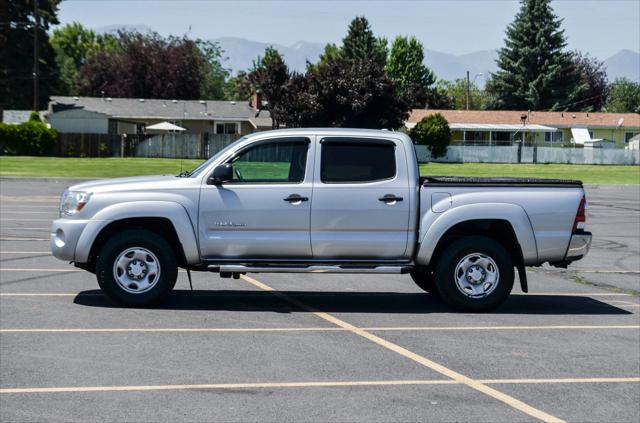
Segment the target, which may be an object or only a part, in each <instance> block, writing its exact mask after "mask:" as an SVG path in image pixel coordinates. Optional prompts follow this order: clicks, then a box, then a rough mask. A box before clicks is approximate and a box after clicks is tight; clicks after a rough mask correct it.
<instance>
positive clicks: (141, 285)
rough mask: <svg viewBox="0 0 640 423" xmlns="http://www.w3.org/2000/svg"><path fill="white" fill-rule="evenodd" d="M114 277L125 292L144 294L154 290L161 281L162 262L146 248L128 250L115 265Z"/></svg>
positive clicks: (119, 256)
mask: <svg viewBox="0 0 640 423" xmlns="http://www.w3.org/2000/svg"><path fill="white" fill-rule="evenodd" d="M113 277H114V278H115V280H116V282H117V283H118V286H120V288H122V289H123V290H124V291H126V292H129V293H131V294H142V293H143V292H147V291H149V290H150V289H152V288H153V287H154V286H155V285H156V284H157V283H158V280H160V262H159V261H158V258H157V257H156V255H155V254H153V253H152V252H151V251H149V250H147V249H146V248H142V247H132V248H128V249H126V250H124V251H123V252H121V253H120V254H119V255H118V257H117V258H116V260H115V262H114V263H113Z"/></svg>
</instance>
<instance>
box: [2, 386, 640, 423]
mask: <svg viewBox="0 0 640 423" xmlns="http://www.w3.org/2000/svg"><path fill="white" fill-rule="evenodd" d="M476 382H478V383H482V384H494V385H497V384H545V383H547V384H561V383H585V384H587V383H637V382H640V378H638V377H610V378H567V379H485V380H476ZM460 384H464V382H461V381H458V380H453V379H423V380H362V381H361V380H355V381H335V382H332V381H325V382H317V381H313V382H258V383H200V384H191V385H137V386H127V385H124V386H65V387H49V388H2V389H0V394H45V393H46V394H53V393H63V392H67V393H74V392H118V391H120V392H121V391H170V390H171V391H178V390H188V389H221V390H222V389H275V388H338V387H358V386H412V385H413V386H421V385H460ZM534 410H535V409H534ZM539 413H542V412H539ZM545 416H548V417H549V418H544V417H545ZM533 417H537V418H540V419H542V420H545V421H562V420H560V419H557V418H555V417H553V416H550V415H548V414H546V413H544V414H538V415H537V416H533Z"/></svg>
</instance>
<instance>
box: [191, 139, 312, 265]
mask: <svg viewBox="0 0 640 423" xmlns="http://www.w3.org/2000/svg"><path fill="white" fill-rule="evenodd" d="M312 147H313V144H311V139H310V138H307V137H281V138H275V139H266V140H261V141H257V142H255V143H252V144H250V145H248V146H246V147H244V148H242V149H241V150H240V151H238V152H237V153H236V154H235V155H234V156H233V157H231V158H229V160H227V163H231V164H232V166H233V171H234V175H233V180H232V181H229V182H226V183H224V184H222V185H203V188H202V190H201V193H200V212H199V221H198V226H199V237H200V249H201V254H202V256H203V257H204V258H205V259H209V260H215V259H243V260H252V259H253V260H259V259H270V258H281V259H285V258H286V259H309V258H311V240H310V236H309V217H310V210H311V179H312V177H311V175H312V169H313V162H312V160H311V159H308V158H310V157H313V155H312V154H311V153H310V149H311V148H312Z"/></svg>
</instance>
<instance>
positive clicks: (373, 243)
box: [311, 137, 410, 260]
mask: <svg viewBox="0 0 640 423" xmlns="http://www.w3.org/2000/svg"><path fill="white" fill-rule="evenodd" d="M316 151H317V153H316V155H317V156H319V159H316V166H315V178H314V185H313V204H312V208H311V245H312V249H313V258H314V259H318V260H349V259H352V260H404V259H406V254H407V239H408V230H409V211H410V201H409V200H410V198H409V194H410V192H409V184H408V177H407V165H406V158H405V157H404V149H403V146H402V144H401V143H400V142H399V141H396V140H393V139H373V138H348V137H324V138H321V139H319V144H318V145H317V146H316Z"/></svg>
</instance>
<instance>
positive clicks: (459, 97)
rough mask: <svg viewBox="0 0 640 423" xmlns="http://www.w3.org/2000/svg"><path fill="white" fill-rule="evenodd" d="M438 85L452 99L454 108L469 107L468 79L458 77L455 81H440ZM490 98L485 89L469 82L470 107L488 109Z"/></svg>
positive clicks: (462, 108) (472, 108)
mask: <svg viewBox="0 0 640 423" xmlns="http://www.w3.org/2000/svg"><path fill="white" fill-rule="evenodd" d="M438 86H439V88H440V89H441V90H443V91H444V92H445V95H446V96H447V97H448V98H450V99H451V101H452V103H453V104H452V108H453V109H456V110H464V109H466V108H467V80H466V79H456V80H455V81H439V82H438ZM487 103H488V99H487V97H486V95H485V92H484V90H481V89H480V88H479V87H478V86H477V85H476V84H474V83H473V82H471V83H470V84H469V109H471V110H483V109H486V107H487Z"/></svg>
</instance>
